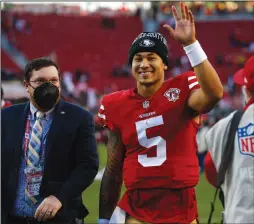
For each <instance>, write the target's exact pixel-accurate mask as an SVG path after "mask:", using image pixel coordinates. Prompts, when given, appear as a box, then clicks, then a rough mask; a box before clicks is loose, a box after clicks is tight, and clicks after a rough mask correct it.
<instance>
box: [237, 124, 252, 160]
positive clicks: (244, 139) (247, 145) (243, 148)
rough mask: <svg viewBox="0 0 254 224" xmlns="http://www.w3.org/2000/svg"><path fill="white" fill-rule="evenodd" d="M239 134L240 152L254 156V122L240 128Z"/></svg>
mask: <svg viewBox="0 0 254 224" xmlns="http://www.w3.org/2000/svg"><path fill="white" fill-rule="evenodd" d="M237 136H238V144H239V150H240V153H241V154H243V155H248V156H253V157H254V124H252V123H250V124H248V125H247V126H245V127H242V128H238V130H237Z"/></svg>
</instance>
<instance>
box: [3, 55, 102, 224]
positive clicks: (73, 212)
mask: <svg viewBox="0 0 254 224" xmlns="http://www.w3.org/2000/svg"><path fill="white" fill-rule="evenodd" d="M24 76H25V80H24V85H25V87H26V91H27V92H28V93H29V95H30V102H29V103H25V104H18V105H14V106H11V107H8V108H5V109H3V110H2V132H1V134H2V157H1V158H2V172H1V173H2V221H3V223H8V224H23V223H24V224H25V223H34V224H37V223H41V222H43V223H45V224H57V223H59V224H67V223H68V224H74V223H83V221H82V219H83V218H84V217H85V216H86V215H87V214H88V211H87V209H86V208H85V207H84V205H83V203H82V198H81V194H82V192H83V191H84V190H85V189H86V188H87V187H88V186H89V185H91V183H92V182H93V180H94V178H95V176H96V174H97V172H98V154H97V149H96V141H95V136H94V121H93V117H92V115H91V114H90V113H89V112H87V111H85V110H84V109H82V108H80V107H78V106H76V105H73V104H70V103H67V102H65V101H64V100H62V99H60V82H59V78H60V77H59V68H58V65H57V64H56V63H54V62H53V61H51V60H50V59H48V58H38V59H34V60H32V61H30V62H29V63H28V64H27V66H26V68H25V74H24Z"/></svg>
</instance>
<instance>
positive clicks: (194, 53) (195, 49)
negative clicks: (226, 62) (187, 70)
mask: <svg viewBox="0 0 254 224" xmlns="http://www.w3.org/2000/svg"><path fill="white" fill-rule="evenodd" d="M183 49H184V51H185V53H186V54H187V56H188V58H189V61H190V63H191V66H192V67H195V66H197V65H199V64H201V63H202V62H203V61H204V60H206V59H207V56H206V54H205V52H204V51H203V49H202V47H201V45H200V43H199V42H198V41H197V40H196V41H195V42H194V43H193V44H190V45H188V46H185V47H184V48H183Z"/></svg>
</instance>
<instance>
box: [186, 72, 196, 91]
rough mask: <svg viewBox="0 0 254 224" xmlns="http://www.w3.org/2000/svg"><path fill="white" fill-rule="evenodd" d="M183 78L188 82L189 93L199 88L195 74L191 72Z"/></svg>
mask: <svg viewBox="0 0 254 224" xmlns="http://www.w3.org/2000/svg"><path fill="white" fill-rule="evenodd" d="M185 76H186V79H187V80H188V88H189V92H192V91H193V90H195V89H199V88H200V85H199V83H198V79H197V77H196V74H195V73H194V72H193V71H189V72H186V73H185Z"/></svg>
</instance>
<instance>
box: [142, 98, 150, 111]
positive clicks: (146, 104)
mask: <svg viewBox="0 0 254 224" xmlns="http://www.w3.org/2000/svg"><path fill="white" fill-rule="evenodd" d="M148 107H149V101H147V100H146V101H144V102H143V108H145V109H147V108H148Z"/></svg>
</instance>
